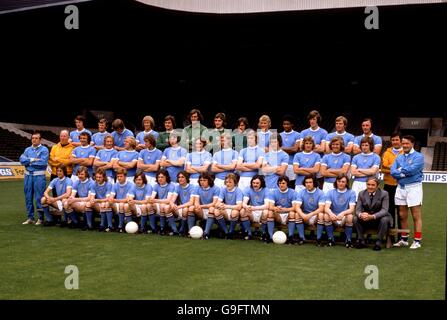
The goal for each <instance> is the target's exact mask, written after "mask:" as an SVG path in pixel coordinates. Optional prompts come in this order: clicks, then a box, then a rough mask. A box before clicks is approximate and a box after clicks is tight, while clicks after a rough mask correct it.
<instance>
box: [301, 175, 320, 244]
mask: <svg viewBox="0 0 447 320" xmlns="http://www.w3.org/2000/svg"><path fill="white" fill-rule="evenodd" d="M303 185H304V189H302V190H301V191H300V192H298V194H297V198H296V214H295V225H296V228H297V230H298V236H299V240H298V244H303V243H304V241H305V237H304V224H307V225H310V226H313V225H315V221H317V244H318V243H320V239H321V235H322V234H323V229H324V205H325V202H324V200H325V196H324V192H323V191H321V190H320V189H319V188H318V181H317V179H316V178H315V176H314V175H307V176H305V177H304V180H303Z"/></svg>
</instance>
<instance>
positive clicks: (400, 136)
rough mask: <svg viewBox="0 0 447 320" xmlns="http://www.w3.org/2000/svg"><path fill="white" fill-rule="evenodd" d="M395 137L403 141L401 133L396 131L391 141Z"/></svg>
mask: <svg viewBox="0 0 447 320" xmlns="http://www.w3.org/2000/svg"><path fill="white" fill-rule="evenodd" d="M394 137H399V139H402V135H401V134H400V132H398V131H394V132H393V133H392V134H391V136H390V139H392V138H394Z"/></svg>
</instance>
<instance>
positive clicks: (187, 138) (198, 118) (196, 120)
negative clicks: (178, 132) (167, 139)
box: [180, 109, 209, 152]
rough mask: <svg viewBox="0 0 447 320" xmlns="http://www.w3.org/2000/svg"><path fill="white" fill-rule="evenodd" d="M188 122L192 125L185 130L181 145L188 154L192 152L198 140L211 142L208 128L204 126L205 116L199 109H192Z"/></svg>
mask: <svg viewBox="0 0 447 320" xmlns="http://www.w3.org/2000/svg"><path fill="white" fill-rule="evenodd" d="M187 120H188V122H189V123H190V124H189V125H188V126H186V127H185V128H184V129H183V132H182V138H181V140H180V143H181V145H182V147H183V148H185V149H186V150H187V151H188V152H192V150H193V145H192V144H193V141H195V140H196V139H198V138H202V139H203V140H205V141H208V140H209V139H208V128H207V127H205V126H204V125H203V124H202V123H203V116H202V113H201V112H200V110H199V109H192V110H191V111H190V112H189V114H188V117H187Z"/></svg>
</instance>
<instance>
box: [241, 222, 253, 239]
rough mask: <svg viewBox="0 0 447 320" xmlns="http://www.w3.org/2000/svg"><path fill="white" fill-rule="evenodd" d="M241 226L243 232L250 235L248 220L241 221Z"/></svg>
mask: <svg viewBox="0 0 447 320" xmlns="http://www.w3.org/2000/svg"><path fill="white" fill-rule="evenodd" d="M242 227H243V228H244V230H245V232H247V233H248V235H249V236H251V228H250V220H245V221H242Z"/></svg>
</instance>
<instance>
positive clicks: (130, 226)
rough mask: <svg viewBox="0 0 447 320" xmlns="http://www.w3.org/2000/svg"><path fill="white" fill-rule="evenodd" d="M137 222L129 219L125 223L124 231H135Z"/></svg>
mask: <svg viewBox="0 0 447 320" xmlns="http://www.w3.org/2000/svg"><path fill="white" fill-rule="evenodd" d="M137 231H138V224H137V223H136V222H134V221H130V222H128V223H127V224H126V232H127V233H137Z"/></svg>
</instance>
